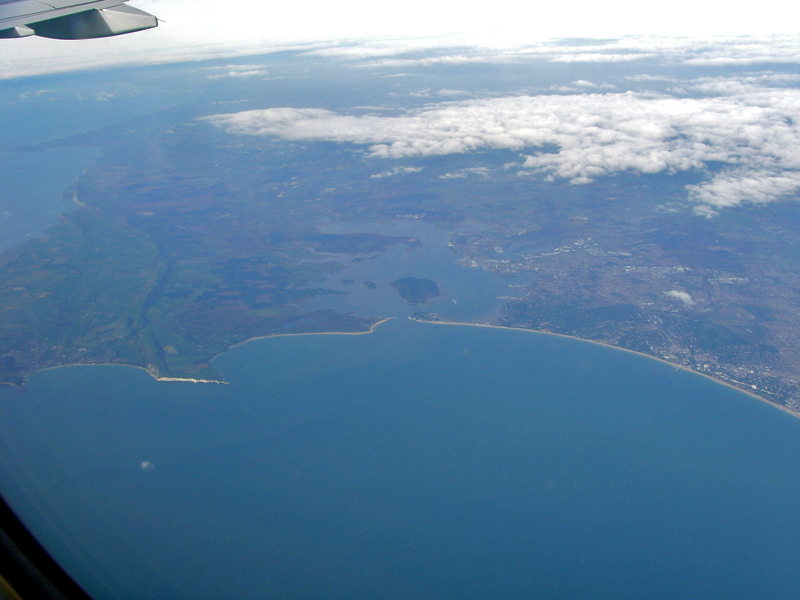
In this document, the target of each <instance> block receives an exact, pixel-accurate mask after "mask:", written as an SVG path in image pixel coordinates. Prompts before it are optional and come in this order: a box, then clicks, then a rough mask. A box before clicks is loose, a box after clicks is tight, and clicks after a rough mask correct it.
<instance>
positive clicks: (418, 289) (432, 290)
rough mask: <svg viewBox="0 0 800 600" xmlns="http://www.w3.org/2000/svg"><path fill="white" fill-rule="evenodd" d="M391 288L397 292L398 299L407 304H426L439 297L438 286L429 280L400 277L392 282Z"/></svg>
mask: <svg viewBox="0 0 800 600" xmlns="http://www.w3.org/2000/svg"><path fill="white" fill-rule="evenodd" d="M392 287H393V288H394V289H396V290H397V293H398V294H400V297H401V298H402V299H403V300H405V301H406V302H408V303H409V304H427V303H428V302H430V301H431V300H433V299H434V298H436V297H437V296H440V295H441V294H440V292H439V286H438V285H437V283H436V282H435V281H431V280H430V279H420V278H418V277H401V278H400V279H395V280H394V281H393V282H392Z"/></svg>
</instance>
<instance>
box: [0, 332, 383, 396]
mask: <svg viewBox="0 0 800 600" xmlns="http://www.w3.org/2000/svg"><path fill="white" fill-rule="evenodd" d="M392 319H394V317H387V318H385V319H380V320H379V321H375V322H374V323H373V324H372V325H370V327H369V329H367V330H366V331H310V332H306V333H272V334H270V335H260V336H256V337H252V338H248V339H246V340H244V341H243V342H239V343H237V344H234V345H232V346H229V347H228V348H226V349H225V350H223V351H222V352H220V353H219V354H216V355H214V356H213V357H212V358H211V359H209V362H211V361H212V360H214V359H215V358H216V357H217V356H220V355H222V354H225V352H227V351H228V350H230V349H231V348H236V347H237V346H241V345H242V344H247V343H248V342H252V341H254V340H263V339H267V338H273V337H286V336H293V335H365V334H367V333H372V332H373V331H375V328H376V327H377V326H378V325H381V324H382V323H386V321H391V320H392ZM95 366H98V367H103V366H105V367H108V366H111V367H129V368H131V369H141V370H142V371H144V372H145V373H147V374H148V375H150V377H152V378H153V379H155V380H156V381H158V382H184V383H206V384H217V385H230V384H229V382H227V381H225V380H224V379H193V378H191V377H162V376H161V375H159V374H158V371H156V370H155V369H151V368H148V367H143V366H141V365H128V364H125V363H70V364H67V365H54V366H52V367H45V368H44V369H38V370H37V371H33V372H34V373H41V372H43V371H49V370H51V369H64V368H68V367H95ZM0 385H7V386H10V387H13V388H16V389H18V390H21V389H24V387H25V384H22V385H17V384H15V383H11V382H10V381H0Z"/></svg>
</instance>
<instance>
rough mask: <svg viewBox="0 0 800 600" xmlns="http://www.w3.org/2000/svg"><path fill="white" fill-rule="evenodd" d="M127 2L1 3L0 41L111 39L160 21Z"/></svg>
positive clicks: (38, 0) (40, 0)
mask: <svg viewBox="0 0 800 600" xmlns="http://www.w3.org/2000/svg"><path fill="white" fill-rule="evenodd" d="M125 1H126V0H94V1H93V0H0V38H19V37H26V36H29V35H38V36H41V37H48V38H54V39H59V40H79V39H87V38H99V37H109V36H112V35H121V34H123V33H132V32H134V31H141V30H143V29H150V28H151V27H156V26H157V25H158V20H157V19H156V18H155V17H154V16H153V15H151V14H148V13H146V12H144V11H142V10H139V9H138V8H133V7H132V6H128V5H127V4H124V2H125Z"/></svg>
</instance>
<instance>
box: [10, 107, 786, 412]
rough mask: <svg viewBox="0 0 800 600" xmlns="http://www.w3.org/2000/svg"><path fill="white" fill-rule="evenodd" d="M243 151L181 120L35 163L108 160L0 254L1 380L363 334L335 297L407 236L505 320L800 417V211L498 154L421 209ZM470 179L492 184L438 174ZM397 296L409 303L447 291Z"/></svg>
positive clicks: (271, 150) (98, 136)
mask: <svg viewBox="0 0 800 600" xmlns="http://www.w3.org/2000/svg"><path fill="white" fill-rule="evenodd" d="M167 132H169V133H167ZM235 139H236V142H237V143H236V144H232V143H231V137H230V136H227V135H224V134H220V133H218V132H216V131H214V130H211V129H209V127H208V126H206V125H201V124H198V123H196V122H195V121H194V120H193V119H192V118H188V117H187V116H186V115H185V114H172V113H169V112H167V113H159V114H158V115H155V116H150V117H147V118H144V117H143V118H139V119H134V120H132V121H128V122H125V123H122V124H119V125H114V126H110V127H107V128H104V129H101V130H98V131H97V132H93V133H91V134H81V135H79V136H73V137H71V138H67V139H64V140H59V141H57V142H52V143H50V144H48V145H43V146H37V147H35V148H30V149H28V150H30V151H37V150H39V149H42V148H45V147H72V146H95V147H99V148H101V149H102V150H103V156H102V159H100V160H99V161H98V162H97V164H96V165H94V166H92V167H90V168H88V169H87V170H86V172H85V173H84V175H83V176H82V177H81V178H80V179H79V181H78V182H77V184H76V186H75V187H74V188H73V189H70V190H68V191H67V194H68V196H69V197H73V196H74V197H75V198H76V200H77V203H76V210H75V211H73V212H70V213H68V214H65V215H63V216H62V218H61V220H60V222H59V223H58V224H56V225H55V226H54V227H52V228H51V229H50V230H49V231H48V232H47V235H46V237H44V238H43V239H40V240H31V241H28V242H25V243H24V244H21V245H20V246H17V247H15V248H12V249H10V250H8V251H6V252H4V253H3V254H2V255H0V315H2V318H1V319H0V340H2V341H1V342H0V381H3V382H6V383H13V384H16V385H20V384H21V383H23V382H24V381H25V378H26V376H27V375H28V374H29V373H31V372H33V371H36V370H39V369H42V368H46V367H50V366H55V365H62V364H95V363H116V364H130V365H135V366H141V367H144V368H147V369H149V370H150V371H151V372H152V373H154V374H155V375H156V376H157V377H162V378H165V377H166V378H183V379H196V380H201V379H203V380H218V379H219V375H218V374H217V373H216V372H215V371H214V369H213V367H211V366H210V365H209V360H210V359H211V358H212V357H213V356H215V355H216V354H218V353H220V352H223V351H224V350H226V349H227V348H229V347H231V346H232V345H235V344H237V343H241V342H243V341H245V340H248V339H251V338H254V337H261V336H268V335H274V334H285V333H311V332H363V331H368V330H369V329H370V327H371V326H372V325H374V324H375V323H376V322H378V321H379V320H380V319H381V318H383V317H385V316H386V315H381V314H377V315H368V316H363V315H357V314H353V313H341V312H337V311H336V310H333V309H330V308H324V304H325V302H324V301H325V300H326V298H331V299H333V298H336V297H337V295H340V294H345V293H349V292H350V291H355V290H359V289H363V288H361V286H360V285H355V284H353V283H352V282H356V281H360V282H362V283H363V285H364V286H366V287H367V288H375V287H377V286H376V284H375V283H374V282H373V281H372V280H371V278H372V277H373V275H371V274H368V272H364V276H363V277H357V276H354V275H350V274H348V275H344V273H343V272H344V271H345V269H347V268H350V267H348V265H356V266H358V265H364V268H365V269H366V267H367V266H368V265H374V264H376V263H375V262H374V260H375V259H376V257H378V256H380V255H382V253H385V252H392V251H395V252H396V251H397V250H398V249H402V250H403V251H404V252H418V251H420V247H421V246H420V244H421V242H420V241H419V240H418V239H416V238H414V237H409V236H403V235H398V236H390V235H379V234H375V233H370V232H369V231H368V228H369V227H370V224H374V223H383V224H390V223H393V222H397V221H409V220H413V221H424V222H426V223H428V224H431V225H434V226H435V227H437V228H439V229H440V230H444V231H446V232H449V249H450V251H451V252H452V255H453V260H454V261H457V262H458V263H459V264H460V265H461V266H462V267H463V268H465V269H483V270H486V271H488V272H491V273H493V274H495V275H496V276H498V277H501V278H507V280H508V288H507V289H508V292H507V293H506V294H504V295H502V296H501V297H500V298H499V300H498V305H499V306H500V308H499V312H498V314H497V315H496V316H495V317H494V318H493V319H491V320H490V322H491V324H495V325H500V326H506V327H514V328H526V329H534V330H539V331H545V332H553V333H559V334H563V335H570V336H573V337H577V338H581V339H587V340H592V341H597V342H601V343H604V344H607V345H612V346H617V347H621V348H625V349H628V350H633V351H636V352H640V353H643V354H647V355H650V356H654V357H657V358H660V359H662V360H666V361H668V362H670V363H672V364H675V365H678V366H681V367H684V368H688V369H691V370H693V371H696V372H699V373H703V374H705V375H708V376H711V377H714V378H715V379H718V380H720V381H723V382H725V383H728V384H730V385H734V386H736V387H737V388H739V389H742V390H744V391H747V392H749V393H753V394H757V395H759V396H760V397H762V398H765V399H767V400H768V401H770V402H773V403H774V404H776V405H778V406H781V407H784V408H786V409H787V410H791V411H795V412H800V226H799V225H800V203H797V202H789V201H787V202H776V203H771V204H768V205H763V206H757V207H748V206H743V207H736V208H729V209H725V210H724V211H722V212H721V214H719V215H717V216H714V217H712V218H704V217H701V216H698V215H696V214H694V213H693V212H692V210H691V206H689V205H687V204H686V202H685V195H686V194H685V185H686V184H687V181H686V180H681V179H680V178H679V177H678V176H675V177H671V176H665V175H653V176H633V175H619V176H616V177H609V178H601V179H599V180H598V181H596V182H594V183H593V184H592V185H591V186H573V185H569V184H568V183H559V182H537V181H534V180H533V179H532V178H521V177H518V176H517V175H516V174H515V173H514V172H512V171H509V169H507V168H506V167H505V165H507V164H508V161H509V156H507V155H504V154H502V153H498V154H497V155H495V154H492V153H482V154H480V155H479V156H477V155H476V156H475V157H470V156H467V155H465V156H452V157H438V158H436V159H435V161H434V160H433V159H431V162H430V163H429V164H428V163H426V166H425V169H426V170H424V171H422V173H426V172H430V178H429V179H428V180H426V182H425V184H424V185H425V193H420V189H419V187H420V185H421V184H420V182H419V181H418V180H414V179H412V178H411V177H408V178H384V179H375V178H370V177H369V176H366V175H364V166H363V163H362V162H359V161H360V160H361V159H358V158H357V155H355V154H354V152H353V151H352V149H349V148H347V147H345V146H339V145H326V144H311V143H309V144H307V145H304V146H303V147H298V146H295V145H293V144H291V143H286V142H281V141H280V140H272V139H267V138H255V137H254V138H246V139H244V138H235ZM354 156H356V158H354ZM467 161H473V162H471V163H470V162H467ZM418 162H419V163H420V164H422V163H423V160H422V159H420V160H419V161H418ZM465 165H466V166H469V167H470V168H472V167H473V166H475V165H479V166H480V168H481V169H482V171H481V173H483V175H482V176H481V177H479V178H477V179H472V180H468V179H465V178H443V177H440V176H439V175H438V174H439V173H442V172H445V173H446V172H450V171H453V170H454V169H456V168H461V167H464V166H465ZM437 169H438V170H437ZM656 190H657V192H656ZM336 224H346V225H347V228H349V229H350V230H353V229H357V228H358V227H359V226H363V227H364V228H365V231H364V232H362V233H331V232H330V231H331V227H330V226H331V225H336ZM347 228H345V229H347ZM340 272H342V275H341V276H337V274H338V273H340ZM334 279H335V281H336V283H337V284H340V282H345V283H344V284H343V285H344V286H345V288H346V289H345V290H344V291H342V290H341V289H340V290H338V291H337V290H335V289H332V287H331V286H329V285H328V284H327V283H326V282H327V281H333V280H334ZM394 287H395V289H397V290H398V292H399V293H400V294H401V297H403V299H404V300H406V301H408V302H411V303H419V304H424V303H426V302H428V301H430V300H431V299H432V298H435V297H436V296H437V295H438V294H439V289H438V285H437V284H436V283H435V282H433V281H431V280H424V279H418V278H405V277H404V278H401V279H399V280H396V281H395V286H394ZM310 303H314V305H315V306H317V307H318V308H315V309H313V310H312V309H310V308H308V306H310ZM319 306H323V308H319ZM418 315H419V313H418ZM418 318H420V320H436V317H435V316H428V317H425V316H424V315H423V316H418Z"/></svg>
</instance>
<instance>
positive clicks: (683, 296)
mask: <svg viewBox="0 0 800 600" xmlns="http://www.w3.org/2000/svg"><path fill="white" fill-rule="evenodd" d="M664 295H665V296H669V297H670V298H674V299H675V300H680V301H681V302H683V305H684V306H694V305H695V304H697V302H695V301H694V300H693V299H692V297H691V296H690V295H689V294H688V293H687V292H681V291H679V290H670V291H668V292H664Z"/></svg>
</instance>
